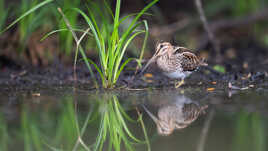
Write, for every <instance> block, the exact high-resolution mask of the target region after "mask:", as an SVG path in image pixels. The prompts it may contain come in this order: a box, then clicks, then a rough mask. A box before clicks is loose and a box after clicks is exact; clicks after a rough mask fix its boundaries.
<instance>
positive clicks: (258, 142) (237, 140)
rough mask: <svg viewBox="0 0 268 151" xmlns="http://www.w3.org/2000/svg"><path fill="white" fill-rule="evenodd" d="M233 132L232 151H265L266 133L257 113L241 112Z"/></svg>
mask: <svg viewBox="0 0 268 151" xmlns="http://www.w3.org/2000/svg"><path fill="white" fill-rule="evenodd" d="M235 132H236V133H235V137H234V146H233V149H234V150H243V151H247V150H248V151H251V150H255V151H264V150H265V145H266V144H265V142H267V140H266V133H265V129H264V127H263V121H262V120H261V119H260V115H259V114H258V113H252V114H249V113H246V112H241V113H240V114H239V116H238V119H237V123H236V129H235Z"/></svg>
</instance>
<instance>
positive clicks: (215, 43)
mask: <svg viewBox="0 0 268 151" xmlns="http://www.w3.org/2000/svg"><path fill="white" fill-rule="evenodd" d="M195 5H196V7H197V11H198V13H199V16H200V19H201V21H202V24H203V26H204V28H205V30H206V32H207V34H208V38H209V40H210V42H211V43H212V45H213V48H214V50H215V51H216V53H217V55H218V56H219V55H220V45H219V42H218V41H217V39H216V37H215V36H214V34H213V32H212V30H211V29H210V27H209V24H208V22H207V19H206V16H205V13H204V10H203V7H202V3H201V1H200V0H195Z"/></svg>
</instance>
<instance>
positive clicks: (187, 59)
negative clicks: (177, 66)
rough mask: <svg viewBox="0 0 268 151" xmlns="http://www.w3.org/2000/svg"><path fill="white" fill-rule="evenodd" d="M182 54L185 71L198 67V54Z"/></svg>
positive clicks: (182, 64)
mask: <svg viewBox="0 0 268 151" xmlns="http://www.w3.org/2000/svg"><path fill="white" fill-rule="evenodd" d="M181 55H182V57H181V66H182V69H183V71H194V70H196V69H197V67H198V65H199V60H198V58H197V57H196V55H194V54H193V53H191V52H182V53H181Z"/></svg>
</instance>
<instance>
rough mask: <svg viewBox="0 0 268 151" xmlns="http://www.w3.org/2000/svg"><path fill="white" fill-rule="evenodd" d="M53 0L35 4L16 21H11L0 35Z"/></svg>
mask: <svg viewBox="0 0 268 151" xmlns="http://www.w3.org/2000/svg"><path fill="white" fill-rule="evenodd" d="M52 1H54V0H45V1H43V2H41V3H39V4H37V5H36V6H34V7H33V8H31V9H29V10H28V11H27V12H25V13H24V14H22V15H21V16H20V17H19V18H18V19H16V20H15V21H13V22H12V23H11V24H10V25H8V26H7V27H6V28H5V29H4V30H3V31H0V34H2V33H3V32H5V31H7V30H8V29H9V28H10V27H12V26H13V25H15V24H16V23H17V22H19V21H20V20H22V19H23V18H24V17H26V16H27V15H29V14H31V13H32V12H34V11H35V10H37V9H39V8H40V7H42V6H44V5H46V4H48V3H50V2H52Z"/></svg>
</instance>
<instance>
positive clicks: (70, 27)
mask: <svg viewBox="0 0 268 151" xmlns="http://www.w3.org/2000/svg"><path fill="white" fill-rule="evenodd" d="M58 11H59V12H60V14H61V15H62V17H63V20H64V22H65V24H66V26H67V27H68V29H69V30H70V31H71V33H72V35H73V38H74V40H75V42H76V44H77V45H78V47H79V51H80V52H81V55H82V56H83V57H86V56H85V54H84V52H83V51H81V50H80V48H81V46H79V43H80V41H79V40H81V39H78V38H77V35H76V33H75V32H74V30H73V28H72V26H71V24H70V22H69V20H68V19H67V17H66V16H65V15H64V13H63V12H62V10H61V8H59V7H58ZM81 49H82V48H81ZM75 62H76V59H75ZM87 65H88V66H89V64H87ZM89 68H90V67H89ZM75 69H76V67H75ZM74 72H76V71H74ZM89 72H90V74H91V76H92V79H93V81H94V83H95V86H96V88H98V84H97V82H96V81H97V80H96V78H95V77H94V74H93V71H92V70H91V68H90V70H89ZM74 78H75V77H74Z"/></svg>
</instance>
